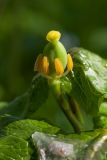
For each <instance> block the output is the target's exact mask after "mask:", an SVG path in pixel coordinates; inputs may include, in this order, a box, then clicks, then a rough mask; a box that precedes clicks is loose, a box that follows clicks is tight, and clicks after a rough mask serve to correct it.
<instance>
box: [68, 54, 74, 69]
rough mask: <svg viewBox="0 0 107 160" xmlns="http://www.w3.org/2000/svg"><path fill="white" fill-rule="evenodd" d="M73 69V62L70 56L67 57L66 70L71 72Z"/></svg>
mask: <svg viewBox="0 0 107 160" xmlns="http://www.w3.org/2000/svg"><path fill="white" fill-rule="evenodd" d="M72 68H73V60H72V57H71V55H70V54H68V55H67V69H68V71H71V70H72Z"/></svg>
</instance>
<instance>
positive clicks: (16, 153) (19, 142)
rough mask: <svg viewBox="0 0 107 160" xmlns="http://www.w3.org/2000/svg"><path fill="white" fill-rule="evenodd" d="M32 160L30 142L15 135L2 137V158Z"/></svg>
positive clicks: (6, 159) (0, 157) (4, 159)
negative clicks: (29, 148) (29, 149)
mask: <svg viewBox="0 0 107 160" xmlns="http://www.w3.org/2000/svg"><path fill="white" fill-rule="evenodd" d="M12 159H15V160H22V159H23V160H30V155H29V151H28V142H27V141H25V140H23V139H21V138H18V137H15V136H11V135H10V136H6V137H2V138H0V160H12Z"/></svg>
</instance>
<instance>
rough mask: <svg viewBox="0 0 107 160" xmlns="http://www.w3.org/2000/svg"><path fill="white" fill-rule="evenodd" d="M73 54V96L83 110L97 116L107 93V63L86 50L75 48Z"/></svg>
mask: <svg viewBox="0 0 107 160" xmlns="http://www.w3.org/2000/svg"><path fill="white" fill-rule="evenodd" d="M71 52H72V53H73V55H74V70H73V74H72V75H71V76H70V78H71V77H72V78H71V81H72V83H73V85H72V87H73V90H72V95H73V96H74V98H75V99H76V100H77V102H78V103H79V104H80V106H81V107H82V108H83V110H85V111H86V112H88V113H90V114H92V115H95V114H96V113H97V112H98V110H99V107H100V105H101V103H102V102H103V100H104V97H105V95H106V93H107V61H106V60H104V59H103V58H101V57H99V56H98V55H96V54H94V53H92V52H90V51H87V50H85V49H81V48H75V49H73V50H72V51H71ZM105 99H107V98H105Z"/></svg>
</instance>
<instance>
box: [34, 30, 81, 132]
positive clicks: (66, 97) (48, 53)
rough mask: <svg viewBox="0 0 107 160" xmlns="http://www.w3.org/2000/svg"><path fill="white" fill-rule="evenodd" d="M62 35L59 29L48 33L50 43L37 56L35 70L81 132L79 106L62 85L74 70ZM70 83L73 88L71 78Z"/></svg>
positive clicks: (75, 127) (47, 37)
mask: <svg viewBox="0 0 107 160" xmlns="http://www.w3.org/2000/svg"><path fill="white" fill-rule="evenodd" d="M60 37H61V34H60V32H58V31H50V32H49V33H48V34H47V36H46V39H47V41H48V44H47V45H46V46H45V48H44V50H43V53H42V54H39V56H38V57H37V60H36V62H35V66H34V71H37V72H38V73H39V74H40V75H42V76H44V77H45V78H46V79H47V81H48V85H49V87H50V89H51V91H52V93H53V95H54V96H55V97H56V99H57V101H58V103H59V106H60V107H61V109H62V110H63V112H64V114H65V115H66V117H67V118H68V120H69V121H70V123H71V124H72V126H73V127H74V130H75V131H76V132H80V131H81V130H82V122H83V120H82V115H81V112H80V109H79V106H78V105H77V104H76V103H75V101H74V100H73V99H72V97H71V96H70V94H69V93H70V91H69V90H67V89H66V88H64V87H62V86H63V84H62V83H63V82H62V79H64V78H66V79H67V76H68V74H69V72H73V59H72V57H71V55H70V54H69V53H67V51H66V49H65V47H64V46H63V44H62V43H61V42H60V41H59V40H60ZM68 85H69V86H70V87H69V88H71V85H72V84H71V82H70V81H69V80H68ZM65 87H66V86H65Z"/></svg>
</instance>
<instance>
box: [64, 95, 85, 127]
mask: <svg viewBox="0 0 107 160" xmlns="http://www.w3.org/2000/svg"><path fill="white" fill-rule="evenodd" d="M67 97H68V99H69V104H70V107H71V108H72V110H73V113H74V114H75V115H76V117H77V118H78V120H79V121H80V122H81V124H84V119H83V116H82V114H81V110H80V107H79V105H78V103H77V102H76V101H75V99H74V98H73V97H71V96H69V95H67Z"/></svg>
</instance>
